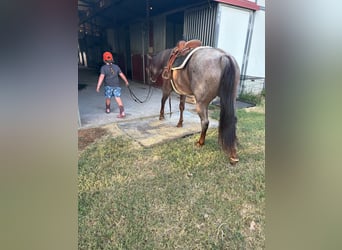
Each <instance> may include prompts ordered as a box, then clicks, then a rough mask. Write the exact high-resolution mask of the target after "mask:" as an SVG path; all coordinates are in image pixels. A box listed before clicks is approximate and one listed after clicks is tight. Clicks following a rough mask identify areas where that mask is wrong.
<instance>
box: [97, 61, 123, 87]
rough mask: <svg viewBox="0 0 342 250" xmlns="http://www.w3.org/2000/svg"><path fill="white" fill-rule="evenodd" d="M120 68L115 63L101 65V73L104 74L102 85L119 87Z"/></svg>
mask: <svg viewBox="0 0 342 250" xmlns="http://www.w3.org/2000/svg"><path fill="white" fill-rule="evenodd" d="M120 73H121V69H120V67H119V66H118V65H116V64H105V65H103V66H102V67H101V74H104V75H105V78H104V86H111V87H120V81H119V74H120Z"/></svg>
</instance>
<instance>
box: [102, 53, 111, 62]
mask: <svg viewBox="0 0 342 250" xmlns="http://www.w3.org/2000/svg"><path fill="white" fill-rule="evenodd" d="M103 61H113V55H112V53H110V52H108V51H106V52H105V53H103Z"/></svg>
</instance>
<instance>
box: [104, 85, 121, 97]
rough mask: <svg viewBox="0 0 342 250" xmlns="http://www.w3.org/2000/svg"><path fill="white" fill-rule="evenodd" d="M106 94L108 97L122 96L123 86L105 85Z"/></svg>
mask: <svg viewBox="0 0 342 250" xmlns="http://www.w3.org/2000/svg"><path fill="white" fill-rule="evenodd" d="M104 95H105V97H106V98H111V97H113V96H114V97H120V96H121V88H120V87H111V86H105V92H104Z"/></svg>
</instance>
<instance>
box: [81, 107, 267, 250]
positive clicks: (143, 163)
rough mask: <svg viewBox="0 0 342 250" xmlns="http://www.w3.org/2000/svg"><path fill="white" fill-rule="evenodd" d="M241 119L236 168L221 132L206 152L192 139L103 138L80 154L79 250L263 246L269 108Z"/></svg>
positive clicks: (211, 136) (213, 133)
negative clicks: (146, 142) (150, 142)
mask: <svg viewBox="0 0 342 250" xmlns="http://www.w3.org/2000/svg"><path fill="white" fill-rule="evenodd" d="M210 113H211V116H212V117H214V118H217V117H218V110H217V108H216V107H211V110H210ZM237 116H238V137H239V147H238V153H239V158H240V162H239V163H238V164H237V165H236V166H231V165H229V163H228V159H227V157H226V155H225V154H224V153H223V152H222V150H221V149H220V147H219V145H218V143H217V141H218V140H217V133H218V132H217V129H209V130H208V134H207V139H206V144H205V146H203V147H202V148H197V147H196V146H195V141H196V140H197V139H198V137H199V134H195V135H192V136H188V137H185V138H181V139H176V140H173V141H170V142H167V143H164V144H162V145H157V146H154V147H150V148H144V147H142V146H140V145H138V144H137V143H135V142H134V141H133V140H131V139H129V138H128V137H123V136H120V137H110V136H106V135H103V136H102V137H101V138H100V139H98V140H95V142H93V143H92V144H90V145H88V146H87V147H85V148H84V149H82V151H80V154H79V166H78V171H79V175H78V176H79V177H78V178H79V182H78V186H79V194H78V199H79V201H78V221H79V233H78V239H79V240H78V246H79V249H264V248H265V155H264V150H265V113H264V106H262V107H257V108H251V109H248V110H238V112H237ZM175 129H177V128H175Z"/></svg>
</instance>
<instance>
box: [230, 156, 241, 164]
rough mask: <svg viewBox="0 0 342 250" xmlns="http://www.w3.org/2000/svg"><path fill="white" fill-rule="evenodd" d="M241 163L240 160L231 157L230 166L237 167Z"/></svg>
mask: <svg viewBox="0 0 342 250" xmlns="http://www.w3.org/2000/svg"><path fill="white" fill-rule="evenodd" d="M238 162H239V159H238V158H235V157H229V163H230V165H235V164H236V163H238Z"/></svg>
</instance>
